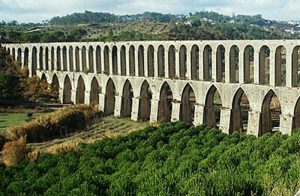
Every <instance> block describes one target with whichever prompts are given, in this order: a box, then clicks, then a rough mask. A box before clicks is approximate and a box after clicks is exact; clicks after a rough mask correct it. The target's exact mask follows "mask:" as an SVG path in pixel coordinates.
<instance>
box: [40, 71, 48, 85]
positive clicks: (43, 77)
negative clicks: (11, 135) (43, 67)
mask: <svg viewBox="0 0 300 196" xmlns="http://www.w3.org/2000/svg"><path fill="white" fill-rule="evenodd" d="M41 80H42V81H46V82H47V77H46V75H45V74H44V73H43V74H42V77H41ZM47 83H48V82H47Z"/></svg>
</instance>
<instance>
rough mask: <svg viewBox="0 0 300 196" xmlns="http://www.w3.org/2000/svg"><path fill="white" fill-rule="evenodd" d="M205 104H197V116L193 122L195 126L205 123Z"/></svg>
mask: <svg viewBox="0 0 300 196" xmlns="http://www.w3.org/2000/svg"><path fill="white" fill-rule="evenodd" d="M203 115H204V106H203V105H198V104H195V118H194V122H193V124H194V125H195V126H197V125H202V124H203Z"/></svg>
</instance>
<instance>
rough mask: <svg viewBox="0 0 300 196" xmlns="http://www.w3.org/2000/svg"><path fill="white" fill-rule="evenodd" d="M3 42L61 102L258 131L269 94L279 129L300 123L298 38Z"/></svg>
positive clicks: (268, 125) (267, 126)
mask: <svg viewBox="0 0 300 196" xmlns="http://www.w3.org/2000/svg"><path fill="white" fill-rule="evenodd" d="M3 46H4V47H6V49H7V50H8V51H9V52H10V54H11V55H12V56H13V58H14V59H15V60H17V61H19V62H20V63H21V64H22V66H26V67H28V69H29V74H30V76H32V75H37V76H39V77H40V78H42V79H43V80H46V81H47V82H48V83H51V84H52V85H57V86H58V87H59V92H60V93H59V94H60V100H61V102H62V103H86V104H96V105H99V108H100V110H102V111H104V112H105V113H107V114H114V115H115V116H120V117H130V118H131V119H133V120H150V122H156V121H160V122H166V121H177V120H182V121H184V122H186V123H190V124H191V123H193V124H195V125H198V124H206V125H209V126H219V128H220V129H222V130H223V132H226V133H229V132H230V131H234V130H236V131H242V130H244V131H245V130H247V134H253V135H256V136H259V135H262V134H264V133H265V132H268V131H272V129H273V127H274V126H276V125H274V120H273V118H274V114H273V113H272V111H273V108H274V106H273V105H274V103H272V101H271V100H273V98H274V97H275V98H277V99H278V100H279V102H278V101H277V105H278V104H279V103H280V106H279V107H277V109H278V108H279V109H278V113H277V116H278V119H279V120H278V121H279V125H277V126H279V130H280V131H281V132H282V133H284V134H291V133H292V130H293V129H295V128H299V127H300V101H299V97H300V89H299V87H298V85H299V81H300V79H299V78H300V77H299V74H300V71H299V70H300V69H299V67H300V50H299V49H300V40H226V41H204V40H202V41H201V40H199V41H146V42H142V41H139V42H108V43H100V42H80V43H34V44H29V43H28V44H4V45H3ZM243 100H244V101H243ZM245 100H246V101H245ZM242 114H243V115H242ZM243 118H244V119H243ZM245 118H246V119H245ZM244 121H246V122H244Z"/></svg>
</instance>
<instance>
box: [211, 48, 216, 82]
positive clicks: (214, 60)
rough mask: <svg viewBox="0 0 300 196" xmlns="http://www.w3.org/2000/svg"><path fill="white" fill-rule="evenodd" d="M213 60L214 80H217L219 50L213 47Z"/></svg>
mask: <svg viewBox="0 0 300 196" xmlns="http://www.w3.org/2000/svg"><path fill="white" fill-rule="evenodd" d="M211 62H212V75H211V76H212V81H214V82H217V51H216V49H215V48H213V51H212V53H211Z"/></svg>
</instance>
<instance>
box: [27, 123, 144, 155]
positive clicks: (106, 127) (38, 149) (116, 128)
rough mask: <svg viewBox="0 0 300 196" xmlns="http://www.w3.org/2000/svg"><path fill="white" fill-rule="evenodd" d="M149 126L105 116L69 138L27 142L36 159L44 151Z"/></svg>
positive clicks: (61, 150)
mask: <svg viewBox="0 0 300 196" xmlns="http://www.w3.org/2000/svg"><path fill="white" fill-rule="evenodd" d="M147 126H149V122H135V121H132V120H130V119H123V118H122V119H121V118H115V117H105V118H102V119H100V120H99V121H97V122H96V123H95V124H93V125H92V127H91V128H90V129H89V130H87V131H82V132H77V133H74V134H72V135H70V136H69V137H67V138H61V139H54V140H51V141H47V142H43V143H30V144H27V146H28V147H30V148H31V150H32V152H31V153H30V154H29V157H30V158H31V159H35V157H36V156H37V155H38V154H40V153H42V152H43V153H50V154H54V153H58V152H65V151H68V150H72V149H74V148H76V147H77V146H78V144H79V143H87V144H88V143H93V142H95V141H97V140H99V139H102V138H104V137H116V136H120V135H126V134H128V133H130V132H132V131H137V130H140V129H143V128H145V127H147Z"/></svg>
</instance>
